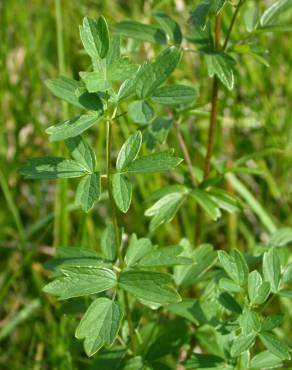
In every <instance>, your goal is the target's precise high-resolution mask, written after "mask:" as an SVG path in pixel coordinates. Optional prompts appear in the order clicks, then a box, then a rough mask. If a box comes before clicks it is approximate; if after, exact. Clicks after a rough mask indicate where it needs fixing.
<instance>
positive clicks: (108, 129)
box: [106, 109, 135, 354]
mask: <svg viewBox="0 0 292 370" xmlns="http://www.w3.org/2000/svg"><path fill="white" fill-rule="evenodd" d="M115 118H116V109H115V110H114V112H113V115H112V117H111V118H110V119H108V120H107V121H106V167H107V185H108V195H109V201H110V206H111V214H112V223H113V228H114V236H115V245H116V251H117V256H118V259H119V264H120V268H121V269H122V268H123V267H124V259H123V253H122V248H121V241H120V233H119V225H118V219H117V210H116V205H115V202H114V198H113V192H112V172H111V162H112V156H111V152H112V124H113V122H114V120H115ZM123 296H124V304H125V311H126V316H127V321H128V327H129V334H130V342H131V349H132V352H133V354H134V353H135V333H134V327H133V322H132V317H131V310H130V305H129V298H128V295H127V293H126V292H125V291H124V292H123Z"/></svg>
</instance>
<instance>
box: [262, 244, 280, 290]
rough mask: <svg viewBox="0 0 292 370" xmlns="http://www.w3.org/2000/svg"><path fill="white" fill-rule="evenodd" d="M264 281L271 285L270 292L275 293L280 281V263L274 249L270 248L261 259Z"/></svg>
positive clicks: (276, 251)
mask: <svg viewBox="0 0 292 370" xmlns="http://www.w3.org/2000/svg"><path fill="white" fill-rule="evenodd" d="M263 275H264V280H265V281H267V282H269V283H270V285H271V291H272V292H273V293H276V292H277V291H278V290H279V286H280V280H281V263H280V258H279V255H278V250H277V249H276V248H271V249H270V250H269V251H268V252H265V254H264V258H263Z"/></svg>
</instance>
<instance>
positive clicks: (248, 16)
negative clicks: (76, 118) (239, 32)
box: [244, 6, 259, 32]
mask: <svg viewBox="0 0 292 370" xmlns="http://www.w3.org/2000/svg"><path fill="white" fill-rule="evenodd" d="M258 22H259V8H258V7H257V6H253V7H249V8H247V9H246V11H245V12H244V25H245V28H246V30H247V31H248V32H252V31H254V30H255V29H256V27H257V25H258Z"/></svg>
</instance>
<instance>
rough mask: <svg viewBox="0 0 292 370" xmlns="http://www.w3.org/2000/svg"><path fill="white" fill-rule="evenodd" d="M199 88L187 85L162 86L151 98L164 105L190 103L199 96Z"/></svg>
mask: <svg viewBox="0 0 292 370" xmlns="http://www.w3.org/2000/svg"><path fill="white" fill-rule="evenodd" d="M198 95H199V93H198V90H197V89H194V88H193V87H190V86H186V85H168V86H162V87H160V88H158V89H157V90H155V91H154V93H153V94H152V95H151V100H153V101H154V102H155V103H158V104H163V105H180V104H188V103H191V102H192V101H194V100H195V99H196V98H197V97H198Z"/></svg>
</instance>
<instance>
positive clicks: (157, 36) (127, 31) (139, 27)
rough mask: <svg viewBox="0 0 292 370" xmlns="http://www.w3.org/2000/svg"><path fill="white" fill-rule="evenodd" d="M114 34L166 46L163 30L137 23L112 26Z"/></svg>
mask: <svg viewBox="0 0 292 370" xmlns="http://www.w3.org/2000/svg"><path fill="white" fill-rule="evenodd" d="M111 29H112V31H113V32H115V33H117V34H119V35H121V36H125V37H129V38H133V39H135V40H139V41H146V42H152V43H155V44H166V35H165V33H164V31H163V30H161V29H159V28H157V27H153V26H150V25H148V24H143V23H139V22H135V21H122V22H119V23H115V24H114V25H112V26H111Z"/></svg>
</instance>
